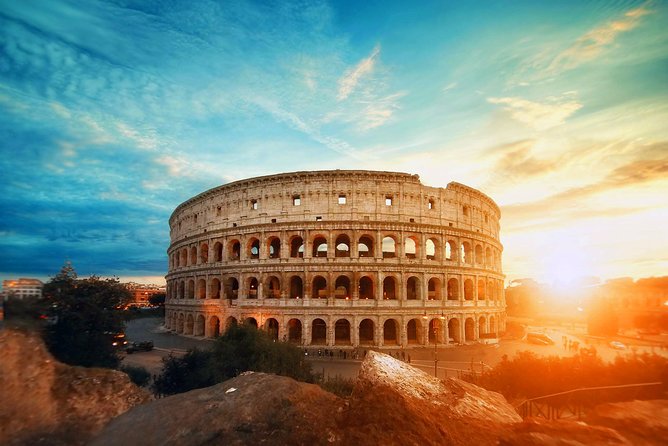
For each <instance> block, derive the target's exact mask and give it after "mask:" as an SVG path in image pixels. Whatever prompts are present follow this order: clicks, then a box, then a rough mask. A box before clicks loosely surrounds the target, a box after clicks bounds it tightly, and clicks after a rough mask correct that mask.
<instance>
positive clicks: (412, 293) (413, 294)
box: [406, 276, 420, 300]
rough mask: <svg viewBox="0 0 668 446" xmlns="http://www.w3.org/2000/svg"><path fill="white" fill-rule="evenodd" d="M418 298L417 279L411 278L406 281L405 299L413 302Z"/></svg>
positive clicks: (418, 287) (418, 284)
mask: <svg viewBox="0 0 668 446" xmlns="http://www.w3.org/2000/svg"><path fill="white" fill-rule="evenodd" d="M419 298H420V281H419V280H418V278H417V277H415V276H411V277H409V278H408V280H407V281H406V299H408V300H415V299H419Z"/></svg>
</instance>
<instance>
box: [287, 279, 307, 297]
mask: <svg viewBox="0 0 668 446" xmlns="http://www.w3.org/2000/svg"><path fill="white" fill-rule="evenodd" d="M303 296H304V282H303V281H302V278H301V277H299V276H292V277H290V299H301V298H302V297H303Z"/></svg>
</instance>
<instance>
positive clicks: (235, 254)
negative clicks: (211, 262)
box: [227, 239, 241, 261]
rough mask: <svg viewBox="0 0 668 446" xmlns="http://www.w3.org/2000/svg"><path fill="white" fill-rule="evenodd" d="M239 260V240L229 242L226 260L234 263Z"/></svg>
mask: <svg viewBox="0 0 668 446" xmlns="http://www.w3.org/2000/svg"><path fill="white" fill-rule="evenodd" d="M240 258H241V242H240V241H239V240H236V239H235V240H230V242H229V243H228V244H227V260H230V261H236V260H239V259H240Z"/></svg>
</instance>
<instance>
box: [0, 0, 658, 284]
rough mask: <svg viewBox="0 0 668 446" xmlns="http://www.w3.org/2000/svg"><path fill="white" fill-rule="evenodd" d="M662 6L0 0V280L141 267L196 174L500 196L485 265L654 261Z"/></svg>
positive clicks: (571, 266)
mask: <svg viewBox="0 0 668 446" xmlns="http://www.w3.org/2000/svg"><path fill="white" fill-rule="evenodd" d="M667 29H668V2H664V1H657V0H655V1H622V0H620V1H582V0H577V1H559V2H536V1H533V0H532V1H516V0H514V1H492V0H488V1H482V2H462V1H446V0H442V1H433V2H430V1H419V2H410V3H407V2H405V1H390V0H383V1H363V2H361V1H349V2H348V1H336V2H327V1H298V2H289V1H276V2H259V1H233V2H230V1H178V0H171V1H153V2H151V1H148V0H137V1H134V0H107V1H95V0H87V1H86V2H80V1H65V0H50V1H40V0H25V1H20V2H18V1H15V0H0V136H1V139H0V150H1V151H2V153H1V155H2V156H1V157H0V178H1V179H2V181H1V184H2V186H1V187H2V189H0V254H1V255H0V279H7V278H16V277H37V278H42V279H48V277H52V276H54V275H55V274H56V273H57V272H58V271H59V269H60V267H61V266H62V265H63V263H64V262H65V261H71V262H72V264H73V265H74V267H75V268H76V270H77V272H78V273H79V275H82V276H87V275H90V274H96V275H101V276H118V277H120V278H121V280H135V281H139V282H149V283H150V282H153V283H164V275H165V274H166V270H167V255H166V250H167V248H168V246H169V227H168V218H169V216H170V214H171V212H172V211H173V210H174V208H175V207H176V206H177V205H178V204H180V203H181V202H183V201H185V200H186V199H188V198H190V197H192V196H194V195H196V194H198V193H200V192H202V191H204V190H206V189H209V188H212V187H215V186H218V185H221V184H224V183H227V182H230V181H234V180H238V179H243V178H247V177H253V176H258V175H268V174H272V173H279V172H290V171H299V170H325V169H371V170H390V171H401V172H408V173H415V174H418V175H420V178H421V181H422V182H423V184H426V185H429V186H435V187H446V186H447V184H448V183H449V182H451V181H457V182H461V183H464V184H466V185H469V186H471V187H474V188H477V189H479V190H481V191H482V192H484V193H485V194H487V195H489V196H490V197H491V198H492V199H494V200H495V201H496V202H497V203H498V204H499V206H500V207H501V211H502V219H501V239H502V243H503V245H504V253H503V269H504V273H505V274H506V275H507V279H508V280H513V279H518V278H525V277H532V278H535V279H537V280H540V281H545V282H550V281H568V280H572V279H573V278H575V277H578V276H582V275H589V276H597V277H600V278H601V279H607V278H613V277H619V276H630V277H634V278H640V277H649V276H661V275H668V235H667V234H668V198H667V197H668V31H667Z"/></svg>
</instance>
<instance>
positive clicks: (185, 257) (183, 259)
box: [180, 248, 188, 266]
mask: <svg viewBox="0 0 668 446" xmlns="http://www.w3.org/2000/svg"><path fill="white" fill-rule="evenodd" d="M180 263H181V266H187V265H188V248H183V249H182V250H181V262H180Z"/></svg>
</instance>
